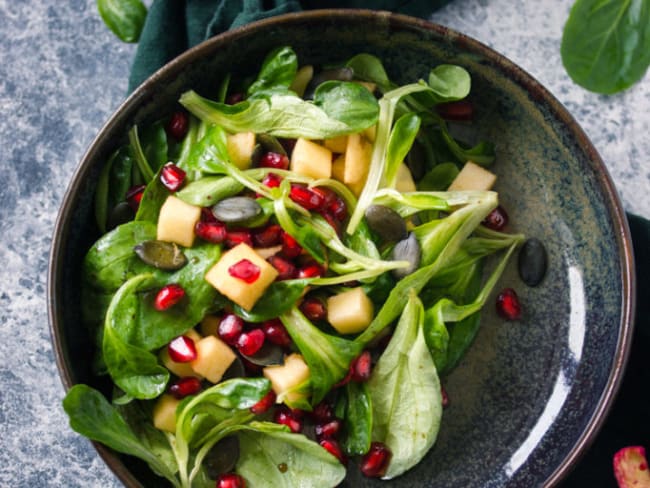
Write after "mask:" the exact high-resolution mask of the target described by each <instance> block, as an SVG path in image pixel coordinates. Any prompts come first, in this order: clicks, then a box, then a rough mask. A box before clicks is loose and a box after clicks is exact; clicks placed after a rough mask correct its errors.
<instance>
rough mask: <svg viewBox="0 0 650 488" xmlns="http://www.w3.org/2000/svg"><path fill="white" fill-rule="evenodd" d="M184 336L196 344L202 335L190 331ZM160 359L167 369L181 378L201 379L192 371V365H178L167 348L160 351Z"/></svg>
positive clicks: (192, 330)
mask: <svg viewBox="0 0 650 488" xmlns="http://www.w3.org/2000/svg"><path fill="white" fill-rule="evenodd" d="M183 335H185V336H187V337H189V338H190V339H192V340H193V341H194V343H195V344H196V343H197V342H198V341H200V340H201V335H200V334H199V333H198V332H197V331H195V330H194V329H190V330H188V331H187V332H185V334H183ZM158 358H159V359H160V362H161V363H162V364H163V366H164V367H165V368H167V369H168V370H169V371H171V372H172V373H174V374H175V375H176V376H178V377H179V378H184V377H185V376H195V377H197V378H199V379H201V375H200V374H198V373H197V372H195V371H194V370H193V369H192V366H190V363H177V362H176V361H174V360H173V359H172V358H170V357H169V351H168V350H167V346H165V347H163V348H162V349H161V350H160V353H159V354H158Z"/></svg>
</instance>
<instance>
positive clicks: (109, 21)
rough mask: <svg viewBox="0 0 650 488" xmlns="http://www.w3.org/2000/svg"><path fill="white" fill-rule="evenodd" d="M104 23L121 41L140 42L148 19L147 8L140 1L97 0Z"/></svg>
mask: <svg viewBox="0 0 650 488" xmlns="http://www.w3.org/2000/svg"><path fill="white" fill-rule="evenodd" d="M97 9H98V10H99V15H100V16H101V18H102V20H103V21H104V23H105V24H106V25H107V26H108V28H109V29H110V30H111V31H112V32H113V34H115V35H116V36H117V37H119V38H120V40H122V41H124V42H138V39H140V32H142V27H143V26H144V21H145V19H146V18H147V7H146V6H145V5H144V3H142V2H141V1H140V0H97Z"/></svg>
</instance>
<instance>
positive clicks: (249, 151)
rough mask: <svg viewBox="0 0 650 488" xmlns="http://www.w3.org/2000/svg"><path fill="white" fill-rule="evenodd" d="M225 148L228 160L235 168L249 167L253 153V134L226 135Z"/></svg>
mask: <svg viewBox="0 0 650 488" xmlns="http://www.w3.org/2000/svg"><path fill="white" fill-rule="evenodd" d="M227 147H228V154H229V155H230V159H231V161H232V163H233V164H234V165H235V166H237V167H238V168H239V169H248V168H250V167H251V164H252V156H253V151H254V150H255V134H254V133H253V132H240V133H238V134H228V136H227Z"/></svg>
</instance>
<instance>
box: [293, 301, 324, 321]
mask: <svg viewBox="0 0 650 488" xmlns="http://www.w3.org/2000/svg"><path fill="white" fill-rule="evenodd" d="M299 308H300V311H301V312H302V313H303V314H304V315H305V317H307V318H308V319H309V320H310V321H312V322H317V321H319V320H325V319H326V318H327V307H326V306H325V303H324V302H323V300H321V299H320V298H316V297H308V298H305V299H304V300H303V301H302V303H301V304H300V307H299Z"/></svg>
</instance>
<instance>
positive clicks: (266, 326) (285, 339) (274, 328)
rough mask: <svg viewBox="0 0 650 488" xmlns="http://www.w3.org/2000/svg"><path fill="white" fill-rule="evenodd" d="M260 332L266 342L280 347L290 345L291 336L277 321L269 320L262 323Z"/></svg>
mask: <svg viewBox="0 0 650 488" xmlns="http://www.w3.org/2000/svg"><path fill="white" fill-rule="evenodd" d="M262 331H263V332H264V336H265V337H266V339H267V340H269V341H270V342H272V343H273V344H276V345H278V346H281V347H289V346H290V345H291V336H290V335H289V333H288V332H287V329H286V328H285V327H284V324H283V323H282V322H280V320H279V319H271V320H267V321H266V322H264V323H262Z"/></svg>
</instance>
